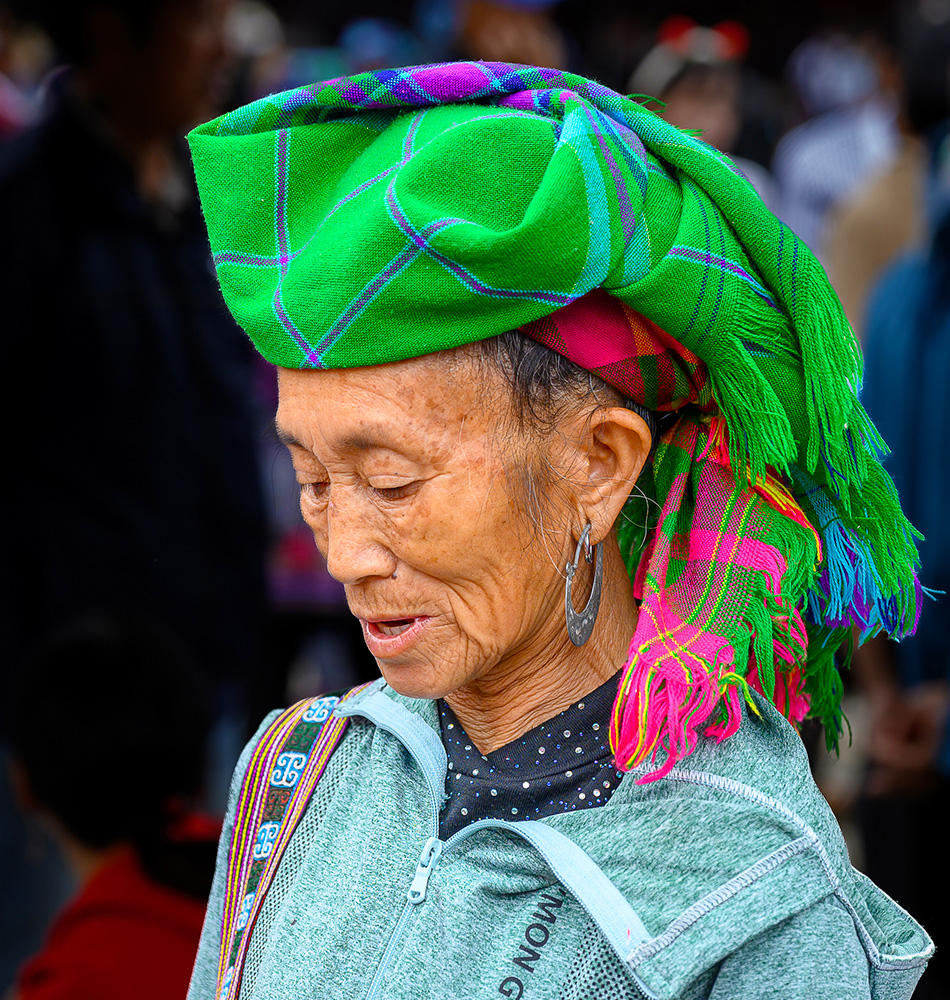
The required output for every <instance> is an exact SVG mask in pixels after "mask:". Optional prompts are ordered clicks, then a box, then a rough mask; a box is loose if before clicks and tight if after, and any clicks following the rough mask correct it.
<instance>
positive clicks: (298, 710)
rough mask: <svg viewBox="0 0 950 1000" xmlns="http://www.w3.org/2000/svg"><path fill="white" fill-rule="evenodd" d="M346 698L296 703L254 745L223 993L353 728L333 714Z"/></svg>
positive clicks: (234, 850)
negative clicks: (289, 849) (292, 843)
mask: <svg viewBox="0 0 950 1000" xmlns="http://www.w3.org/2000/svg"><path fill="white" fill-rule="evenodd" d="M365 686H366V685H362V686H360V687H356V688H353V689H352V690H350V691H348V692H347V693H346V694H344V695H343V697H342V698H338V697H336V696H328V697H323V698H310V699H305V700H304V701H300V702H298V703H297V704H296V705H292V706H291V707H290V708H288V709H286V710H285V711H284V712H282V713H281V714H280V715H279V716H277V718H276V719H274V721H273V722H272V723H271V725H270V726H268V727H267V730H266V731H265V732H264V734H263V736H262V737H261V738H260V740H259V741H258V743H257V746H256V747H255V748H254V752H253V753H252V755H251V760H250V763H249V764H248V768H247V772H246V773H245V775H244V781H243V782H242V784H241V792H240V795H239V797H238V802H237V808H236V810H235V817H234V828H233V831H232V833H231V843H230V845H229V848H228V871H227V882H226V885H225V900H224V911H223V913H222V917H221V952H220V955H219V958H218V980H217V989H216V996H217V998H218V1000H234V998H236V997H237V996H238V991H239V990H240V986H241V973H242V971H243V968H244V961H245V958H246V955H247V948H248V943H249V941H250V939H251V933H252V931H253V929H254V924H255V921H256V920H257V917H258V914H259V913H260V910H261V906H262V904H263V902H264V898H265V897H266V895H267V890H268V888H269V887H270V884H271V882H272V881H273V878H274V874H275V872H276V871H277V867H278V865H279V864H280V859H281V858H282V857H283V854H284V851H285V850H286V848H287V844H288V843H289V842H290V838H291V837H292V836H293V833H294V830H295V829H296V828H297V823H298V822H299V821H300V817H301V816H302V815H303V813H304V810H305V809H306V808H307V804H308V803H309V801H310V798H311V796H312V794H313V790H314V788H315V787H316V785H317V782H318V781H319V780H320V778H321V776H322V775H323V772H324V771H325V770H326V766H327V762H328V761H329V760H330V756H331V755H332V753H333V751H334V750H335V749H336V747H337V745H338V744H339V742H340V740H341V739H342V737H343V734H344V732H345V730H346V727H347V723H348V720H347V719H340V718H337V717H336V716H334V715H333V710H334V708H336V706H337V704H338V703H339V702H340V701H345V700H347V699H349V698H351V697H353V696H354V695H356V694H358V693H359V692H360V691H362V690H363V688H364V687H365Z"/></svg>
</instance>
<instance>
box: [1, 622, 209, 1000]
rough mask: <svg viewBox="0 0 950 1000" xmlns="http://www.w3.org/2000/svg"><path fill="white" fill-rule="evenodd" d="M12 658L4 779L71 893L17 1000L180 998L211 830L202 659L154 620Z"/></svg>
mask: <svg viewBox="0 0 950 1000" xmlns="http://www.w3.org/2000/svg"><path fill="white" fill-rule="evenodd" d="M20 666H21V669H20V670H19V671H18V672H17V674H16V676H15V677H14V678H13V680H12V682H11V683H10V684H9V685H8V688H7V691H6V692H5V697H4V714H5V719H6V722H7V728H8V733H9V739H10V755H11V770H12V775H13V779H14V785H15V787H16V788H17V790H18V794H19V797H20V799H21V800H22V802H23V804H24V807H25V808H27V809H28V810H30V811H32V812H34V813H36V814H37V815H39V816H40V817H41V819H42V821H43V822H44V823H45V824H46V825H47V826H48V827H49V828H50V829H51V831H52V833H53V836H54V837H55V838H56V839H57V841H58V842H59V843H60V844H61V846H62V848H63V851H64V854H65V856H66V857H67V858H68V860H69V864H70V867H71V868H72V870H73V873H74V875H75V878H76V881H77V883H78V891H77V893H76V895H75V896H74V898H72V899H71V900H70V902H69V903H68V904H67V905H66V906H65V907H64V908H63V909H62V911H61V912H60V913H59V914H57V917H56V919H55V922H54V923H53V925H52V927H51V929H50V931H49V934H48V935H47V938H46V940H45V942H44V944H43V946H42V948H41V949H40V950H39V952H38V953H37V954H35V955H34V956H33V957H31V958H30V960H29V961H28V962H27V963H26V964H25V965H24V966H23V967H22V969H21V970H20V974H19V976H18V979H17V983H16V986H15V988H14V990H13V992H12V994H11V997H12V1000H86V998H88V1000H120V998H121V1000H125V998H129V1000H131V998H132V997H135V998H136V1000H178V998H180V997H182V996H184V993H185V990H186V989H187V985H188V977H189V975H190V973H191V966H192V963H193V960H194V954H195V950H196V948H197V945H198V937H199V934H200V930H201V921H202V918H203V915H204V898H205V896H206V895H207V893H208V891H209V888H210V885H211V876H212V872H213V870H214V850H215V842H216V838H217V834H218V832H219V824H216V823H213V822H211V821H210V820H208V819H206V818H204V816H203V815H202V813H201V812H200V811H199V810H198V809H197V807H196V801H197V799H198V797H199V795H200V792H201V790H202V789H201V785H202V781H203V778H204V771H203V768H202V766H201V761H202V756H203V753H204V749H205V748H204V746H203V734H204V733H205V731H206V730H207V726H208V721H209V719H208V713H209V705H208V699H207V691H206V689H205V688H204V686H203V684H202V681H201V673H200V671H199V670H197V669H196V667H195V665H194V664H193V663H192V662H191V659H190V658H189V657H187V656H186V655H184V654H183V652H182V651H181V650H180V648H179V647H178V646H177V644H175V643H172V642H171V641H170V640H169V639H168V638H167V637H166V636H165V635H164V634H163V633H162V632H160V631H158V630H157V629H156V628H154V627H153V626H151V625H145V624H144V623H142V622H139V621H137V620H124V619H93V620H83V621H80V622H76V623H73V624H70V625H68V626H64V627H63V628H62V629H61V630H60V631H58V632H57V633H56V634H55V635H51V636H50V637H49V638H48V639H47V640H45V641H44V642H43V643H41V644H40V645H39V646H38V647H37V648H36V649H34V650H31V651H30V653H29V654H28V655H27V657H26V659H25V660H24V661H23V662H22V663H21V665H20ZM93 679H94V681H93Z"/></svg>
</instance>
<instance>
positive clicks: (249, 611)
mask: <svg viewBox="0 0 950 1000" xmlns="http://www.w3.org/2000/svg"><path fill="white" fill-rule="evenodd" d="M226 6H227V4H226V0H73V2H69V3H66V2H59V0H43V2H42V3H39V2H37V3H31V4H30V5H29V10H28V12H27V13H28V14H29V16H30V17H31V18H32V19H34V20H35V21H36V22H37V23H38V24H40V25H41V26H42V28H43V29H44V30H45V31H46V32H47V34H48V36H49V37H50V39H51V40H52V42H53V44H54V47H55V50H56V54H57V60H58V62H59V63H60V64H63V65H64V66H66V67H68V68H66V69H64V70H63V71H62V72H58V73H57V74H56V76H55V79H53V80H51V81H50V82H49V83H48V84H47V86H46V88H45V90H46V96H47V103H46V106H45V110H44V116H43V118H42V120H41V121H40V122H39V123H38V124H36V125H35V126H34V127H33V128H31V129H29V130H27V131H24V132H22V133H21V134H20V135H18V136H17V137H16V138H15V139H14V140H12V141H11V142H10V143H8V144H7V145H5V147H4V148H3V150H2V155H0V219H2V220H3V234H4V240H3V245H2V248H0V301H2V302H3V307H2V314H0V315H2V319H0V324H2V329H3V340H4V350H5V359H4V360H5V364H4V369H3V370H4V391H3V393H2V396H3V400H4V409H3V424H4V426H5V427H7V428H8V429H10V432H11V433H10V434H9V435H8V437H7V440H6V443H5V449H4V458H5V462H6V468H7V471H8V486H7V488H6V489H5V490H4V493H3V501H2V503H3V507H2V514H3V520H4V523H6V524H8V525H15V526H16V529H15V531H11V532H8V533H7V534H6V538H5V545H6V548H5V551H4V556H3V559H2V560H0V565H2V577H0V579H2V586H0V608H2V611H0V615H2V633H0V634H2V635H3V638H4V643H5V646H4V650H3V653H4V660H3V662H4V668H3V671H4V672H3V675H2V677H0V700H3V698H4V697H5V689H6V687H7V686H8V685H9V684H10V683H11V680H12V678H11V677H10V669H11V668H10V666H9V665H10V664H11V663H12V662H15V660H16V659H17V658H18V657H19V656H20V655H21V654H22V653H23V652H24V651H25V650H26V649H28V648H30V647H31V646H32V645H33V643H34V642H35V641H37V640H38V639H39V638H41V637H42V636H43V635H45V634H47V633H48V632H49V631H50V630H51V629H53V628H55V627H56V625H57V623H58V622H60V621H62V620H64V619H66V618H73V617H75V616H76V615H80V614H84V613H99V612H103V611H110V610H114V611H117V612H121V611H128V612H133V613H137V612H140V611H145V610H147V612H148V614H149V616H150V617H151V618H152V619H153V620H155V621H159V622H161V623H162V625H163V627H164V628H166V629H167V630H168V631H169V632H170V633H171V634H173V635H174V636H175V638H176V639H177V640H178V641H180V642H181V643H182V644H183V645H184V646H185V647H186V648H187V649H188V650H189V651H190V652H191V653H192V654H193V655H194V657H195V659H196V660H197V661H198V662H200V663H201V664H202V669H204V670H206V671H207V673H208V676H209V682H210V683H211V685H212V692H213V696H214V698H215V715H216V718H222V719H230V718H232V717H233V718H239V717H241V715H242V712H243V708H242V704H241V701H242V698H251V697H252V695H251V694H247V693H246V692H247V678H248V677H249V676H250V675H251V671H252V670H254V671H255V675H256V676H260V675H261V674H263V673H265V671H262V670H260V669H259V667H260V660H259V650H260V645H261V632H262V628H263V620H264V615H265V612H266V601H265V591H264V553H265V545H266V540H267V539H266V525H265V519H264V513H263V499H262V489H261V477H260V470H259V466H258V461H257V458H256V455H257V438H258V436H259V433H260V425H259V424H258V411H257V406H256V403H255V397H256V391H255V386H254V382H253V374H254V368H253V360H252V353H251V351H250V349H249V347H248V345H247V344H246V342H245V340H244V338H243V336H242V335H241V333H240V331H239V330H238V329H237V327H236V326H235V325H234V323H233V321H232V320H231V318H230V316H229V315H228V313H227V310H226V309H225V307H224V305H223V303H222V302H221V298H220V293H219V292H218V289H217V287H216V283H215V278H214V273H213V267H212V265H211V261H210V255H209V251H208V244H207V237H206V235H205V232H204V229H203V224H202V219H201V213H200V209H199V206H198V201H197V196H196V193H195V190H194V186H193V185H194V182H193V178H192V173H191V168H190V165H189V163H188V161H187V157H186V155H183V153H182V144H183V140H182V136H183V134H184V132H185V131H186V130H187V128H188V127H189V125H191V124H193V123H194V122H196V121H198V120H200V119H201V118H202V117H203V116H206V115H207V114H209V113H213V112H214V110H215V109H217V108H219V107H220V104H219V99H218V95H219V93H220V92H221V90H222V87H223V84H224V83H226V69H227V64H226V53H225V49H224V45H223V40H222V26H223V23H224V16H225V11H226ZM31 373H32V374H31ZM24 389H26V392H25V393H24V391H23V390H24ZM222 442H224V443H225V444H224V446H223V447H222ZM87 681H88V683H89V684H90V685H91V686H92V687H93V688H95V687H96V685H97V684H98V679H97V678H96V677H95V676H94V675H93V676H90V677H88V678H87ZM268 697H270V695H268ZM250 714H253V715H255V716H256V715H258V714H259V710H257V709H253V710H251V713H250ZM240 739H241V737H240V734H238V735H236V736H235V738H234V740H233V742H234V744H235V746H234V747H233V748H231V747H230V746H228V747H226V748H225V749H223V750H222V756H223V757H224V758H226V759H224V760H223V761H222V770H223V771H230V768H231V766H232V764H233V758H234V757H236V753H237V749H238V748H239V746H240ZM3 741H4V735H3V733H2V732H0V753H2V748H3ZM213 791H214V788H213V786H212V788H211V792H210V793H213ZM210 793H209V794H210ZM0 794H2V789H0ZM0 828H2V829H0V835H2V839H3V842H4V844H5V847H6V850H5V851H4V852H3V854H2V856H0V929H2V931H3V933H2V934H0V972H2V975H3V979H7V978H8V975H9V969H10V965H11V963H12V962H13V961H14V960H15V959H16V958H18V957H21V956H22V954H23V953H24V951H25V950H29V949H32V948H34V947H35V945H36V942H37V937H38V934H39V932H40V930H41V928H42V926H43V923H44V916H45V918H46V919H48V916H49V913H50V912H51V910H52V909H53V908H54V906H55V904H56V903H57V902H58V900H59V897H60V893H58V892H55V891H53V890H52V889H50V891H49V892H48V893H45V892H44V891H42V890H41V889H40V888H39V887H40V886H41V885H42V884H43V882H42V877H41V875H40V872H39V871H38V868H39V867H44V866H47V865H48V863H49V859H48V857H47V856H46V855H44V856H43V859H42V860H40V859H37V858H36V857H34V855H33V854H32V853H31V850H30V844H29V843H26V842H24V839H23V836H21V834H19V833H17V830H18V829H19V828H18V826H17V821H16V819H15V818H14V816H13V805H12V803H10V802H9V800H8V796H4V798H3V801H0ZM25 900H28V901H29V902H28V904H27V903H25V902H24V901H25ZM24 913H32V916H31V918H30V919H24ZM3 985H5V983H4V982H3V980H0V988H2V986H3Z"/></svg>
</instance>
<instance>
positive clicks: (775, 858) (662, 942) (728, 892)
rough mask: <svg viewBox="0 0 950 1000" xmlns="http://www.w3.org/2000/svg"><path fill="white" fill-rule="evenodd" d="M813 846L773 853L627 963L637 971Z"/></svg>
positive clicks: (801, 843) (802, 841) (803, 841)
mask: <svg viewBox="0 0 950 1000" xmlns="http://www.w3.org/2000/svg"><path fill="white" fill-rule="evenodd" d="M811 846H812V845H811V843H810V842H809V840H808V838H807V837H799V838H798V839H797V840H793V841H791V843H788V844H785V845H783V846H782V847H779V848H777V849H776V850H774V851H772V853H771V854H768V855H766V856H765V857H764V858H761V859H760V860H759V861H757V862H756V863H755V864H754V865H752V866H751V867H749V868H747V869H746V870H745V871H744V872H740V873H739V874H738V875H735V876H734V877H733V878H731V879H730V880H729V881H728V882H725V883H723V884H722V885H721V886H719V888H718V889H714V890H713V891H712V892H710V893H708V894H707V895H706V896H704V897H703V898H702V899H700V900H698V901H697V902H695V903H693V905H692V906H690V907H688V908H687V909H686V910H684V911H683V912H682V913H681V914H680V915H679V916H678V917H677V918H676V920H674V921H673V923H672V924H670V926H669V927H668V928H667V929H666V930H665V931H664V932H663V933H662V934H658V935H657V936H656V937H655V938H653V939H652V940H651V941H647V942H646V943H644V944H642V945H640V946H639V947H637V948H635V949H634V950H633V951H631V952H630V954H629V955H628V956H627V962H628V963H629V964H630V965H631V966H634V967H635V966H638V965H640V964H642V963H643V962H645V961H647V960H648V959H650V958H652V957H653V956H654V955H655V954H657V953H658V952H659V951H662V950H663V949H664V948H666V947H668V946H669V945H671V944H672V943H673V942H674V941H675V940H676V938H678V937H679V936H680V935H681V934H683V933H684V932H685V931H687V930H688V929H689V928H690V927H692V925H693V924H695V923H696V922H697V921H698V920H700V919H702V918H703V917H704V916H706V914H707V913H709V912H710V911H711V910H713V909H715V908H716V907H717V906H721V905H722V904H723V903H725V902H726V901H727V900H729V899H731V898H732V897H733V896H735V895H736V894H737V893H739V892H741V891H742V890H743V889H746V888H748V887H749V886H750V885H752V884H753V883H754V882H756V881H758V880H759V879H761V878H764V877H765V876H766V875H768V874H770V873H771V872H773V871H775V869H776V868H779V867H780V866H781V865H783V864H785V862H786V861H788V860H790V859H791V858H793V857H796V856H797V855H799V854H803V853H804V852H805V851H807V850H809V849H810V848H811Z"/></svg>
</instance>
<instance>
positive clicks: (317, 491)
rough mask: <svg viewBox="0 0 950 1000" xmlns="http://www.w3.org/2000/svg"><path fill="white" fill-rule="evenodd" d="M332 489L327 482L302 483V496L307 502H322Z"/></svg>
mask: <svg viewBox="0 0 950 1000" xmlns="http://www.w3.org/2000/svg"><path fill="white" fill-rule="evenodd" d="M329 488H330V484H329V483H328V482H325V481H317V482H311V483H300V495H301V497H303V498H304V499H306V500H310V501H316V500H322V499H323V498H324V496H325V494H326V492H327V490H328V489H329Z"/></svg>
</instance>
